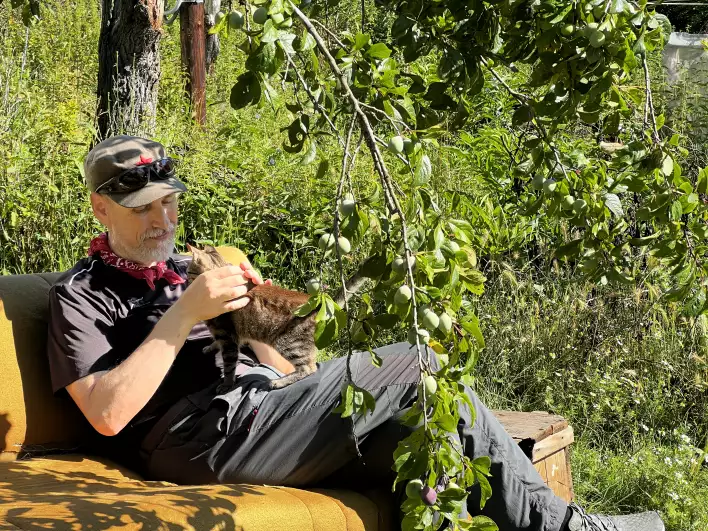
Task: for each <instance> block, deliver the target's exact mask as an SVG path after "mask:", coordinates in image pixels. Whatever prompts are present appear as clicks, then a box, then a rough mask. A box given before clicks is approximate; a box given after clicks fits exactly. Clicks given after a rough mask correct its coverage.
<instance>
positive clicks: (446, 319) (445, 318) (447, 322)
mask: <svg viewBox="0 0 708 531" xmlns="http://www.w3.org/2000/svg"><path fill="white" fill-rule="evenodd" d="M438 330H440V331H441V332H442V333H443V334H448V333H449V332H450V330H452V317H450V316H449V315H448V314H446V313H442V314H440V322H439V323H438Z"/></svg>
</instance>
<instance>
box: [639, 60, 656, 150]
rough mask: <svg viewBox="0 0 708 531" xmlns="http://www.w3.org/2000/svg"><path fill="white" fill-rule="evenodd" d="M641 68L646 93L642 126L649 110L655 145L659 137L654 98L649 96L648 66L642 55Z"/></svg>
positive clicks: (645, 121)
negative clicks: (642, 69)
mask: <svg viewBox="0 0 708 531" xmlns="http://www.w3.org/2000/svg"><path fill="white" fill-rule="evenodd" d="M642 68H644V84H645V88H644V90H645V91H646V101H645V103H644V126H645V127H646V123H647V118H646V110H647V108H648V109H649V115H650V116H651V127H652V140H653V142H654V143H655V144H658V143H659V142H661V138H660V137H659V130H658V129H657V127H656V115H655V114H654V98H653V97H652V94H651V79H650V78H649V65H648V64H647V56H646V54H644V55H643V56H642Z"/></svg>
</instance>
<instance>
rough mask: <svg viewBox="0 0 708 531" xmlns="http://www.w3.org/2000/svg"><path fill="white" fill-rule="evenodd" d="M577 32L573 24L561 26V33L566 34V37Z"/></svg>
mask: <svg viewBox="0 0 708 531" xmlns="http://www.w3.org/2000/svg"><path fill="white" fill-rule="evenodd" d="M574 32H575V26H573V25H572V24H566V25H565V26H563V27H562V28H561V34H563V35H565V36H566V37H569V36H570V35H572V34H573V33H574Z"/></svg>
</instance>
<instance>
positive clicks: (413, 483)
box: [406, 479, 423, 498]
mask: <svg viewBox="0 0 708 531" xmlns="http://www.w3.org/2000/svg"><path fill="white" fill-rule="evenodd" d="M422 490H423V482H422V481H421V480H420V479H412V480H410V481H409V482H408V485H406V496H408V497H409V498H415V497H416V496H420V491H422Z"/></svg>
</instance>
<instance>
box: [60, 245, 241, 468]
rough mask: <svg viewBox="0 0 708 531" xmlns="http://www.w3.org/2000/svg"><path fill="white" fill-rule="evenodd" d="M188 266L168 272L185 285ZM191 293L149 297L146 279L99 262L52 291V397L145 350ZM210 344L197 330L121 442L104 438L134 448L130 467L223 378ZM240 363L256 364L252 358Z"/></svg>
mask: <svg viewBox="0 0 708 531" xmlns="http://www.w3.org/2000/svg"><path fill="white" fill-rule="evenodd" d="M190 260H191V257H186V256H180V255H174V256H172V257H170V259H169V260H168V261H167V267H168V268H170V269H172V270H173V271H175V272H176V273H177V274H179V275H180V276H181V277H182V278H185V279H186V278H187V273H186V272H187V267H188V265H189V262H190ZM185 286H186V285H185V284H178V285H169V284H168V283H167V281H166V280H165V279H160V280H159V281H156V283H155V289H154V290H151V289H150V287H149V286H148V285H147V282H146V281H145V280H143V279H137V278H134V277H132V276H130V275H128V274H126V273H124V272H122V271H119V270H118V269H116V268H115V267H113V266H110V265H106V264H105V263H104V262H103V261H102V260H101V259H100V258H99V257H98V255H95V256H94V257H88V258H84V259H83V260H80V261H79V262H78V263H77V264H76V265H75V266H74V267H73V268H72V269H71V270H70V271H68V272H66V273H65V274H64V275H62V276H61V278H59V280H58V281H57V282H56V283H55V284H54V286H52V288H51V290H50V291H49V315H50V321H49V335H48V342H47V349H48V356H49V368H50V373H51V379H52V387H53V390H54V392H55V393H57V394H58V393H65V391H64V388H65V387H66V386H67V385H69V384H71V383H72V382H75V381H76V380H79V379H81V378H83V377H84V376H88V375H89V374H92V373H94V372H97V371H104V370H110V369H112V368H114V367H116V366H117V365H119V364H120V363H121V362H122V361H123V360H125V359H126V358H127V357H128V356H130V355H131V354H132V353H133V352H134V351H135V349H137V348H138V346H140V344H141V343H142V342H143V341H144V340H145V338H146V337H147V336H148V334H150V332H151V331H152V329H153V327H154V326H155V324H156V323H157V321H158V320H159V319H160V318H161V317H162V315H163V314H164V313H165V312H166V311H167V309H168V308H169V307H170V306H171V305H172V304H174V302H175V301H176V300H177V299H178V298H179V297H180V295H181V294H182V293H183V292H184V290H185V289H186V287H185ZM211 341H212V337H211V335H210V334H209V330H208V329H207V327H206V325H204V323H199V324H198V325H196V326H195V327H194V328H193V329H192V330H191V332H190V334H189V337H188V338H187V340H186V341H185V344H184V346H183V347H182V349H181V350H180V351H179V354H178V355H177V358H176V360H175V362H174V364H173V365H172V367H171V368H170V370H169V372H168V373H167V375H166V376H165V378H164V380H163V381H162V383H161V385H160V386H159V388H158V389H157V391H156V392H155V394H154V395H153V397H152V398H151V399H150V400H149V401H148V403H147V404H146V405H145V407H144V408H143V409H142V410H141V411H140V412H139V413H138V414H137V415H136V416H135V418H134V419H133V420H132V421H131V422H130V424H129V425H128V426H127V427H126V428H124V429H123V430H122V431H121V433H120V434H119V436H117V437H111V438H105V439H111V446H122V447H124V448H126V446H127V447H130V448H126V452H125V455H124V456H122V457H125V458H126V459H123V460H124V461H126V464H133V460H134V459H135V458H136V455H137V450H138V446H139V441H140V440H141V439H142V437H144V435H145V434H146V433H147V432H148V431H149V429H150V428H151V427H152V426H153V425H154V423H155V422H156V421H157V419H159V418H160V416H161V415H163V414H164V413H165V412H166V411H167V409H169V407H170V406H171V405H173V404H174V403H175V402H176V401H177V400H179V399H180V398H182V397H184V396H186V395H189V394H191V393H194V392H197V391H199V390H201V389H204V388H205V387H207V386H209V385H211V384H213V383H214V382H215V381H216V380H218V379H219V378H220V377H221V368H222V366H223V363H222V360H221V356H220V355H219V354H209V355H207V354H204V353H203V352H202V350H203V349H204V347H206V346H207V345H209V344H210V343H211ZM240 361H242V362H244V363H246V364H248V365H254V364H255V362H254V360H253V359H251V358H250V357H249V356H247V355H242V356H241V359H240ZM119 441H120V442H119ZM104 442H106V445H108V442H107V441H105V440H104ZM116 443H118V444H116ZM106 447H107V446H106Z"/></svg>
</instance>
